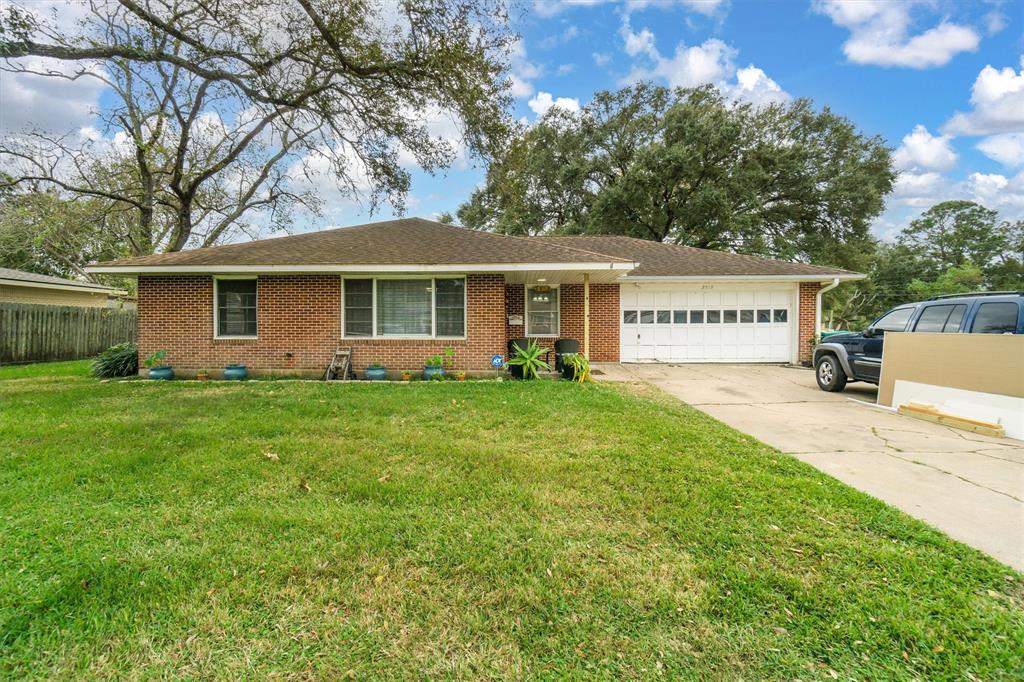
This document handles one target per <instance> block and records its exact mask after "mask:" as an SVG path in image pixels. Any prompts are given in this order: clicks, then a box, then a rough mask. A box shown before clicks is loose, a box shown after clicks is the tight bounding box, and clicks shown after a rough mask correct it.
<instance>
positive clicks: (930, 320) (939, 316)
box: [914, 305, 953, 332]
mask: <svg viewBox="0 0 1024 682" xmlns="http://www.w3.org/2000/svg"><path fill="white" fill-rule="evenodd" d="M952 311H953V306H951V305H930V306H928V307H927V308H925V309H924V310H923V311H922V312H921V317H919V318H917V324H915V325H914V331H915V332H941V331H942V329H943V327H945V326H946V320H948V319H949V314H950V313H951V312H952Z"/></svg>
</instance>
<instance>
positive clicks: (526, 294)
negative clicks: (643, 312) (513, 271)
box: [523, 284, 639, 339]
mask: <svg viewBox="0 0 1024 682" xmlns="http://www.w3.org/2000/svg"><path fill="white" fill-rule="evenodd" d="M538 286H546V287H548V288H549V289H553V290H555V291H557V292H558V308H557V309H556V310H555V315H556V317H555V320H556V324H555V333H554V334H531V333H530V289H533V288H535V287H538ZM523 311H524V312H525V314H526V320H525V322H526V338H528V339H551V338H555V337H558V336H561V335H562V292H561V291H560V287H559V285H557V284H554V285H547V284H534V285H529V284H527V285H526V286H524V287H523ZM637 315H639V312H638V313H637ZM637 319H639V318H637Z"/></svg>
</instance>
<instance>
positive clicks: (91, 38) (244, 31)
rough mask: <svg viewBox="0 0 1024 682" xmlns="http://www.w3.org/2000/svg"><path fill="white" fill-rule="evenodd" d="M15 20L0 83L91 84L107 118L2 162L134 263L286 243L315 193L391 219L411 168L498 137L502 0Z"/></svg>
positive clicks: (18, 8)
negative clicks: (15, 75) (385, 210)
mask: <svg viewBox="0 0 1024 682" xmlns="http://www.w3.org/2000/svg"><path fill="white" fill-rule="evenodd" d="M30 4H31V3H30V2H29V0H14V1H13V2H9V3H5V5H4V6H3V7H0V36H3V37H4V38H3V39H2V40H0V59H3V60H4V61H3V62H2V64H3V66H2V67H0V68H4V69H6V70H9V71H14V72H20V73H29V74H32V75H33V76H34V77H36V78H39V79H53V80H54V81H55V82H56V81H61V80H67V79H73V80H83V81H88V80H92V81H98V82H100V83H102V87H103V88H104V104H103V107H102V110H101V112H100V113H99V114H98V117H97V120H96V122H95V123H94V125H92V126H91V127H90V128H88V129H87V131H88V134H79V131H77V130H75V131H59V132H57V133H49V132H46V131H40V130H35V129H31V130H25V131H21V132H20V133H19V134H18V135H13V136H10V137H8V138H5V139H4V140H3V141H2V142H0V158H2V160H3V162H4V166H5V167H7V168H9V169H10V172H11V174H12V176H13V179H12V181H13V182H14V183H16V184H17V185H18V186H29V187H30V189H31V190H33V191H34V190H36V189H38V188H49V189H52V190H55V191H57V192H59V194H60V197H61V198H62V199H76V200H77V199H91V200H94V201H95V203H96V205H97V206H98V207H99V208H101V209H102V211H103V221H102V222H103V223H104V224H105V229H106V230H107V231H110V232H113V233H114V235H115V237H116V243H117V244H118V246H119V247H120V248H122V249H124V250H126V251H128V252H129V253H131V254H146V253H153V252H159V251H177V250H180V249H182V248H185V247H186V246H193V247H194V246H207V245H210V244H214V243H217V242H219V241H223V240H225V239H226V238H228V237H229V236H231V235H232V234H238V233H243V234H254V233H255V232H257V231H258V230H260V229H270V230H280V229H286V228H287V227H288V226H289V224H290V222H291V216H292V214H293V212H294V211H296V210H303V211H310V212H313V213H316V212H318V211H320V209H321V206H320V200H319V197H318V195H317V193H315V192H313V191H311V190H310V188H312V187H316V186H317V185H322V184H325V183H326V184H328V185H333V186H334V187H336V188H337V190H338V191H339V192H340V193H341V194H342V195H343V196H345V197H346V198H355V199H369V200H370V203H371V207H372V208H375V207H376V206H377V205H378V204H379V203H380V202H381V201H382V200H387V201H389V202H390V203H391V204H392V205H393V206H394V208H395V210H396V211H397V212H399V213H400V212H401V211H402V210H403V208H404V203H405V197H406V195H407V193H408V189H409V182H410V172H409V170H408V166H410V165H413V164H415V165H418V166H420V167H421V168H423V169H425V170H427V171H435V170H438V169H441V168H444V167H446V166H447V165H449V164H450V163H451V162H452V161H453V160H454V159H455V158H456V148H455V145H456V144H463V145H464V146H465V148H466V150H467V151H468V152H469V153H470V154H471V155H475V156H477V157H486V156H488V155H489V154H490V153H491V151H492V150H493V149H494V148H495V147H496V145H497V144H498V143H499V142H500V140H502V139H503V138H504V137H505V136H506V133H507V128H508V125H507V124H508V116H507V113H506V107H507V104H508V102H509V99H508V96H507V94H506V90H507V87H508V80H507V79H506V78H505V75H506V74H505V72H506V66H505V62H506V59H505V56H506V54H507V52H508V50H509V49H513V45H512V39H513V36H512V35H511V33H510V31H509V29H508V17H507V13H506V10H505V7H504V4H503V0H481V1H479V2H477V1H474V2H468V1H466V0H405V1H403V2H401V3H391V2H386V1H384V0H368V1H366V2H315V1H314V0H251V1H248V2H205V1H204V0H121V1H120V2H90V3H80V4H81V5H82V8H83V9H82V12H81V14H80V16H76V20H75V21H66V22H60V21H52V20H50V18H48V17H47V16H46V14H45V13H43V12H36V11H34V8H33V7H30ZM437 119H444V120H446V121H452V122H453V123H454V124H455V126H456V128H457V131H458V132H457V135H458V138H459V139H458V140H447V139H445V138H443V137H439V136H437V135H436V134H435V133H434V132H433V127H432V121H435V120H437ZM97 131H102V132H97Z"/></svg>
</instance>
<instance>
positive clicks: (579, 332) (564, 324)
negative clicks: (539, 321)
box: [505, 284, 619, 362]
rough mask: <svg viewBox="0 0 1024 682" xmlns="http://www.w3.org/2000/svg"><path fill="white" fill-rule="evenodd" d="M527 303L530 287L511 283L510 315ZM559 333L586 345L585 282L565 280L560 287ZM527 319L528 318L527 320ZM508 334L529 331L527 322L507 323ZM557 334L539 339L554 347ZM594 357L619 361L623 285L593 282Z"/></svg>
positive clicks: (507, 296) (508, 288)
mask: <svg viewBox="0 0 1024 682" xmlns="http://www.w3.org/2000/svg"><path fill="white" fill-rule="evenodd" d="M525 303H526V287H525V286H524V285H522V284H509V285H507V286H506V287H505V306H506V308H507V309H508V314H509V315H523V316H524V318H525V315H526V312H525V309H524V306H525ZM558 313H559V318H560V319H559V336H560V337H561V338H564V339H576V340H577V341H579V342H580V350H582V349H583V285H582V284H563V285H562V286H561V287H559V299H558ZM523 321H524V323H525V321H526V320H525V319H524V320H523ZM505 333H506V334H507V335H508V338H510V339H514V338H520V337H522V336H524V335H525V334H526V325H525V324H524V325H523V326H518V325H517V326H515V327H513V326H507V327H506V332H505ZM556 340H557V339H556V338H555V337H551V338H538V339H537V342H538V343H540V344H543V345H545V346H547V347H549V348H553V347H554V344H555V341H556ZM590 359H591V360H592V361H594V362H618V361H619V285H618V284H591V285H590Z"/></svg>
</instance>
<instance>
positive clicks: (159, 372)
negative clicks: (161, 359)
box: [149, 365, 174, 381]
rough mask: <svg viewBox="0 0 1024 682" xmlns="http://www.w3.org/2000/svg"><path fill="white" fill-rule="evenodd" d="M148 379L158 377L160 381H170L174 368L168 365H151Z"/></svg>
mask: <svg viewBox="0 0 1024 682" xmlns="http://www.w3.org/2000/svg"><path fill="white" fill-rule="evenodd" d="M149 378H150V379H158V380H160V381H170V380H171V379H173V378H174V370H173V369H171V366H170V365H161V366H160V367H152V368H150V370H149Z"/></svg>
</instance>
